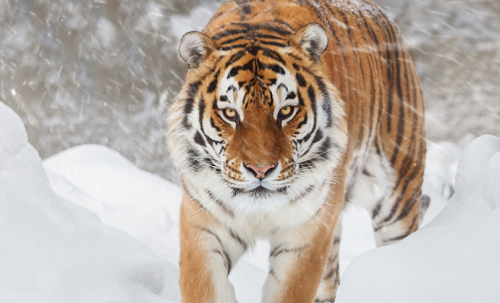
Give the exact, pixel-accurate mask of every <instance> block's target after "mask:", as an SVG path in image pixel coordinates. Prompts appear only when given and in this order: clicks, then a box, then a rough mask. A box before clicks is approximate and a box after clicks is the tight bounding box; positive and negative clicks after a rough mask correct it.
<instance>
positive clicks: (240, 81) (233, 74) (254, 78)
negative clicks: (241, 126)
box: [218, 47, 297, 107]
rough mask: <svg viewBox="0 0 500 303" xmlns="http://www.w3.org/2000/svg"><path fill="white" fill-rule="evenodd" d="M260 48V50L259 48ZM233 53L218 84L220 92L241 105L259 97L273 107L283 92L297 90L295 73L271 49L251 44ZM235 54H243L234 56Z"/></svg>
mask: <svg viewBox="0 0 500 303" xmlns="http://www.w3.org/2000/svg"><path fill="white" fill-rule="evenodd" d="M256 49H257V51H256ZM242 52H243V51H241V50H240V51H239V52H236V53H235V54H233V55H232V56H230V58H229V60H228V63H229V64H226V68H225V70H224V71H223V73H222V77H221V80H220V82H219V85H218V92H219V93H218V95H219V97H222V99H223V100H225V99H227V101H229V102H231V103H234V104H235V105H237V106H248V105H247V103H252V102H253V101H255V99H258V100H261V101H262V102H264V103H265V104H268V105H270V106H272V107H274V106H276V105H278V104H279V103H280V101H281V100H282V99H283V96H282V94H285V93H288V92H292V91H296V88H297V84H296V81H295V76H294V75H292V73H291V72H290V70H289V69H288V68H287V67H286V65H285V64H283V63H281V62H280V61H278V60H276V59H274V58H273V57H269V52H266V50H265V49H264V50H263V49H261V48H259V47H250V48H248V49H245V50H244V54H243V55H240V54H241V53H242ZM235 55H237V56H238V57H239V58H237V60H235V59H234V57H235Z"/></svg>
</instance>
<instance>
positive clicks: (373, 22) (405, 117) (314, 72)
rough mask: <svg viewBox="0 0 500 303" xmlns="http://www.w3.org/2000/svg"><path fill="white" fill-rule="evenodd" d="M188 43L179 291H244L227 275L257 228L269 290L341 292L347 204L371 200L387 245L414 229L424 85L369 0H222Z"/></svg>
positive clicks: (307, 297)
mask: <svg viewBox="0 0 500 303" xmlns="http://www.w3.org/2000/svg"><path fill="white" fill-rule="evenodd" d="M180 55H181V57H182V58H183V59H184V60H185V61H186V62H187V63H188V65H189V70H188V72H187V76H186V84H185V85H184V87H183V88H182V90H181V92H180V93H179V94H178V96H177V97H176V99H175V102H174V104H173V105H172V108H171V112H170V116H169V119H168V124H169V125H168V127H169V133H168V136H169V150H170V153H171V156H172V158H173V160H174V162H175V163H176V166H177V169H178V170H179V172H180V174H181V179H182V183H183V188H184V198H183V202H182V208H181V267H180V268H181V273H180V286H181V292H182V301H183V302H184V303H187V302H236V300H235V297H234V290H233V287H232V285H231V284H230V283H229V281H228V279H227V275H228V273H229V272H230V271H231V268H232V267H233V266H234V264H235V263H236V262H237V261H238V259H239V258H240V257H241V256H242V254H243V253H245V251H247V250H248V249H249V247H251V246H252V245H253V244H254V243H255V240H256V239H257V238H264V239H267V240H269V241H270V243H271V247H272V249H271V252H270V257H269V260H270V269H269V275H268V278H267V280H266V283H265V286H264V297H263V299H262V302H287V303H289V302H301V303H302V302H333V301H334V300H335V292H336V289H337V285H338V283H339V275H338V246H339V242H340V231H339V228H336V226H337V225H339V226H340V223H339V215H340V212H341V210H342V208H343V206H344V205H345V204H358V205H362V206H364V207H365V208H366V209H367V210H368V211H369V212H370V214H371V215H372V223H373V228H374V232H375V237H376V240H377V245H379V246H380V245H386V244H389V243H393V242H396V241H398V240H400V239H402V238H404V237H406V236H407V235H409V234H410V233H412V232H413V231H415V230H416V229H417V227H418V223H419V213H420V199H421V186H422V175H423V169H424V162H425V149H426V145H425V133H424V124H423V120H424V118H423V112H424V108H423V100H422V91H421V88H420V83H419V80H418V77H417V75H416V72H415V69H414V67H413V63H412V61H411V59H410V56H409V54H408V51H407V50H406V48H405V46H404V43H403V41H402V39H401V36H400V33H399V30H398V28H397V27H396V26H395V25H394V24H393V23H392V22H391V21H390V20H388V18H387V17H386V15H385V14H384V13H383V12H382V11H381V10H380V9H379V8H378V7H376V6H374V5H373V4H372V3H371V2H370V1H358V0H353V1H347V0H263V1H261V0H235V1H228V2H226V3H225V4H223V5H222V7H221V8H220V9H219V10H218V11H217V12H216V13H215V15H214V16H213V18H212V19H211V21H210V22H209V23H208V25H207V26H206V27H205V29H204V30H203V33H199V32H191V33H188V34H186V35H185V36H184V38H183V40H182V41H181V46H180Z"/></svg>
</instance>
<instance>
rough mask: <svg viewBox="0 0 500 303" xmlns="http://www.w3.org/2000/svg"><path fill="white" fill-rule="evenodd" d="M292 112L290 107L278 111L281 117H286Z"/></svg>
mask: <svg viewBox="0 0 500 303" xmlns="http://www.w3.org/2000/svg"><path fill="white" fill-rule="evenodd" d="M291 112H292V107H291V106H285V107H283V108H282V109H281V110H280V114H281V115H283V116H288V115H289V114H290V113H291Z"/></svg>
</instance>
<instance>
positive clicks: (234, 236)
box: [229, 229, 248, 251]
mask: <svg viewBox="0 0 500 303" xmlns="http://www.w3.org/2000/svg"><path fill="white" fill-rule="evenodd" d="M229 234H230V235H231V237H232V238H233V239H234V240H236V242H238V243H239V244H240V245H241V246H242V247H243V250H244V251H246V250H247V248H248V244H247V243H246V242H245V241H243V239H241V238H240V237H239V236H238V235H237V234H236V233H235V232H234V231H233V230H232V229H230V230H229Z"/></svg>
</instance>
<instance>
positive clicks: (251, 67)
mask: <svg viewBox="0 0 500 303" xmlns="http://www.w3.org/2000/svg"><path fill="white" fill-rule="evenodd" d="M240 70H249V71H251V72H254V59H252V60H250V61H248V62H247V63H245V64H244V65H242V66H235V67H233V68H232V69H231V71H230V72H229V74H228V75H227V78H228V79H230V78H233V77H235V76H236V75H238V73H239V72H240Z"/></svg>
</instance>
